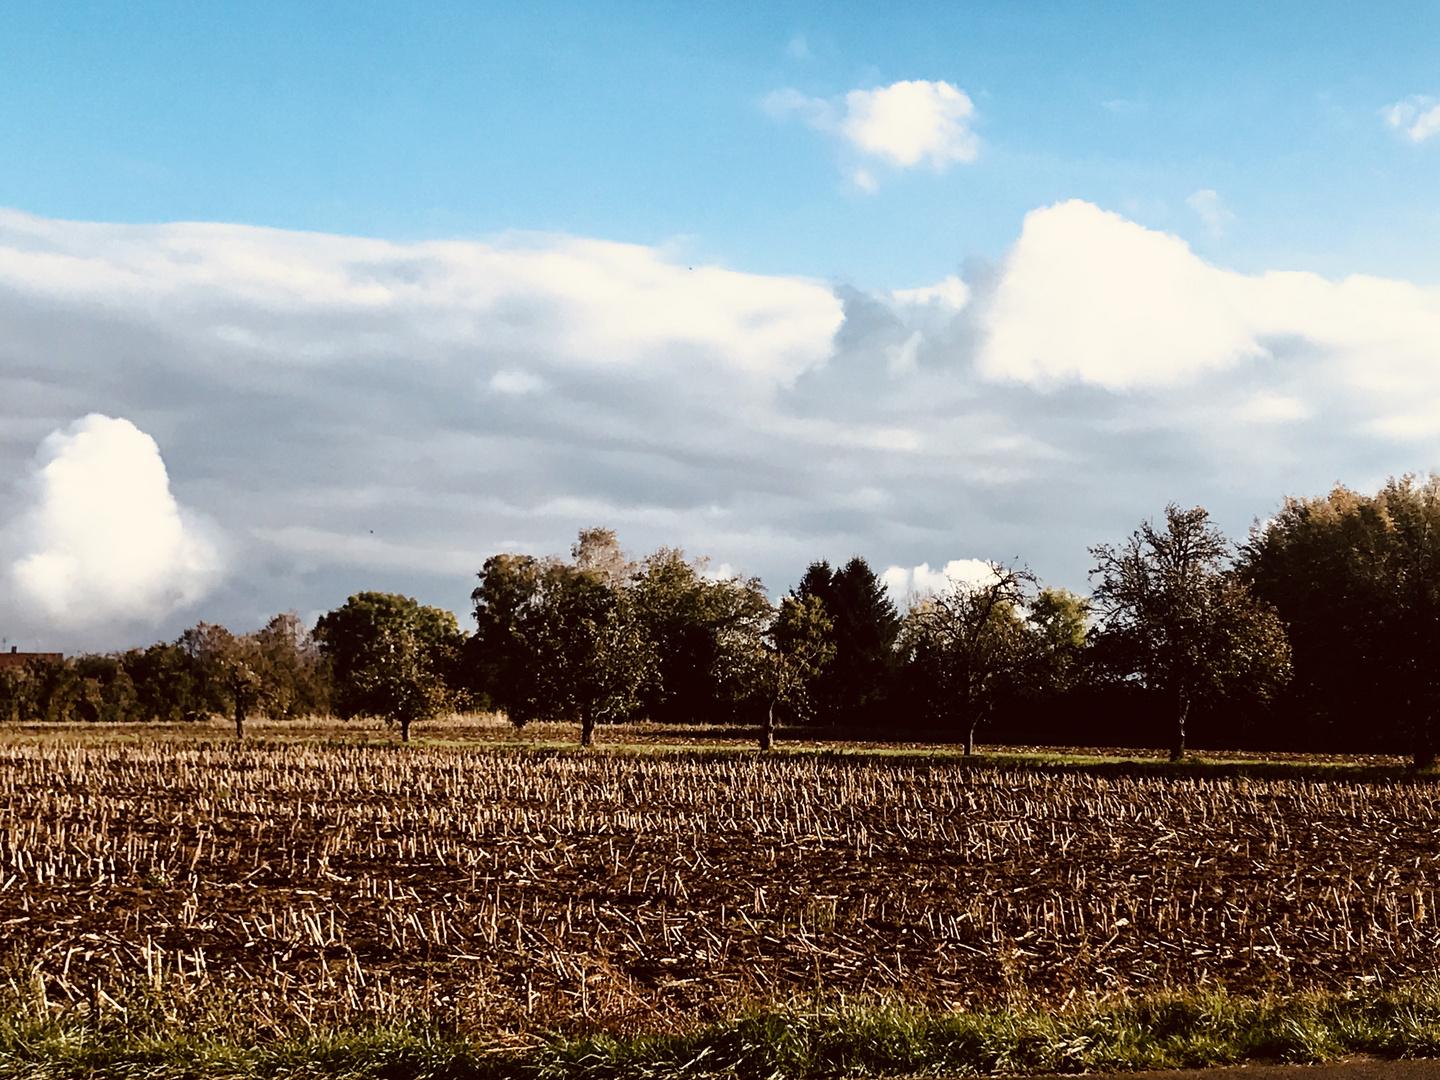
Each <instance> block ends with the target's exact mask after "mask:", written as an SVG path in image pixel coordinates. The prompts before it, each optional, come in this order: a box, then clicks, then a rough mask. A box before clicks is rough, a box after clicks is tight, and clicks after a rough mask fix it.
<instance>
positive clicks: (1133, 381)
mask: <svg viewBox="0 0 1440 1080" xmlns="http://www.w3.org/2000/svg"><path fill="white" fill-rule="evenodd" d="M983 324H984V329H985V330H986V332H987V333H988V340H987V342H986V344H985V346H984V348H983V350H982V353H981V356H980V364H981V370H982V371H983V372H984V373H985V374H986V375H988V376H990V377H992V378H997V379H1014V380H1019V381H1023V382H1028V383H1032V384H1037V385H1049V386H1053V385H1055V384H1057V383H1060V382H1064V381H1067V380H1075V381H1078V382H1082V383H1091V384H1095V385H1098V386H1102V387H1106V388H1108V389H1112V390H1125V389H1136V388H1142V387H1165V386H1180V385H1184V384H1186V383H1192V382H1194V380H1196V379H1197V378H1199V377H1201V376H1203V375H1206V374H1209V373H1212V372H1224V371H1228V370H1234V369H1236V368H1238V367H1239V366H1241V365H1242V364H1244V363H1245V362H1247V361H1255V360H1266V359H1268V360H1275V359H1276V358H1277V357H1278V356H1279V355H1280V354H1292V353H1295V352H1296V351H1297V350H1301V351H1307V352H1308V354H1309V356H1310V363H1311V366H1312V370H1313V371H1314V373H1316V374H1322V373H1323V380H1322V385H1323V386H1325V387H1327V388H1329V389H1332V390H1339V389H1342V388H1343V389H1344V390H1346V391H1348V392H1349V393H1352V394H1354V395H1358V396H1360V397H1362V398H1366V399H1369V400H1368V402H1367V405H1368V407H1369V408H1370V410H1372V413H1373V420H1372V423H1373V424H1374V425H1375V426H1376V428H1377V430H1378V429H1386V430H1391V431H1394V432H1396V433H1410V434H1426V435H1430V434H1436V433H1440V412H1437V409H1436V405H1437V403H1440V366H1437V364H1436V362H1435V357H1436V356H1440V289H1433V288H1430V289H1424V288H1420V287H1417V286H1415V285H1412V284H1410V283H1408V282H1403V281H1389V280H1384V279H1380V278H1374V277H1365V276H1359V275H1357V276H1353V277H1350V278H1346V279H1345V280H1343V281H1340V282H1331V281H1328V280H1326V279H1324V278H1322V277H1320V276H1318V275H1316V274H1310V273H1297V272H1282V271H1272V272H1269V273H1266V274H1260V275H1247V274H1239V273H1235V272H1234V271H1230V270H1224V269H1221V268H1219V267H1216V266H1212V265H1211V264H1209V263H1207V262H1205V261H1204V260H1202V259H1201V258H1199V257H1198V256H1196V255H1195V254H1194V253H1193V252H1192V251H1191V250H1190V248H1189V246H1188V245H1187V244H1185V242H1184V241H1182V240H1180V239H1179V238H1178V237H1174V236H1170V235H1167V234H1165V233H1160V232H1156V231H1153V230H1150V229H1146V228H1143V227H1142V226H1140V225H1137V224H1135V223H1133V222H1129V221H1126V220H1124V219H1123V218H1121V217H1120V216H1119V215H1118V214H1113V213H1109V212H1106V211H1103V210H1100V209H1099V208H1098V207H1095V206H1093V205H1091V204H1089V203H1084V202H1079V201H1072V202H1067V203H1061V204H1058V205H1056V206H1052V207H1048V208H1045V209H1043V210H1036V211H1033V212H1031V213H1030V214H1029V215H1027V216H1026V219H1025V226H1024V229H1023V231H1022V233H1021V236H1020V240H1019V242H1018V243H1017V244H1016V245H1015V247H1014V249H1013V250H1012V251H1011V253H1010V255H1009V256H1008V258H1007V259H1006V262H1005V265H1004V267H1003V271H1002V274H1001V278H1000V281H999V285H998V287H997V288H996V290H995V293H994V295H993V297H991V298H990V300H989V303H988V307H987V309H986V311H985V313H984V315H983ZM1277 368H1278V365H1277ZM1291 411H1292V412H1294V411H1295V410H1294V409H1292V410H1291ZM1301 411H1303V408H1302V410H1301Z"/></svg>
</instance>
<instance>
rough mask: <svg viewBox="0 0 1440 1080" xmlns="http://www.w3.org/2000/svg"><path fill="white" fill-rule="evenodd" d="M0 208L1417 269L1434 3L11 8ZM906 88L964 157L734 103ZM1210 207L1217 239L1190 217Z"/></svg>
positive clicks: (385, 230) (856, 267) (721, 256)
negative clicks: (944, 156)
mask: <svg viewBox="0 0 1440 1080" xmlns="http://www.w3.org/2000/svg"><path fill="white" fill-rule="evenodd" d="M4 21H5V33H4V35H3V36H0V162H3V165H0V203H3V204H4V205H7V206H10V207H14V208H18V209H23V210H26V211H29V212H31V213H35V214H39V215H42V216H47V217H59V218H71V219H81V220H92V221H113V222H162V221H176V220H196V221H227V222H244V223H248V224H257V225H269V226H276V227H280V228H286V229H305V230H317V231H323V232H340V233H349V234H356V235H363V236H380V237H387V238H392V239H433V238H438V237H454V236H486V235H490V234H493V233H496V232H499V231H503V230H508V229H526V230H546V231H562V232H570V233H576V234H580V235H587V236H597V237H605V238H610V239H616V240H626V241H634V242H641V243H660V242H663V241H666V240H670V239H673V238H677V237H678V238H685V239H686V241H687V242H688V244H689V245H690V250H691V251H692V252H693V253H694V254H695V255H696V257H705V258H713V259H718V260H722V261H724V262H726V263H728V264H730V265H734V266H738V267H743V268H746V269H750V270H754V271H757V272H775V273H803V274H808V275H814V276H821V277H837V278H842V279H851V280H857V281H863V282H865V283H866V284H869V285H874V286H880V287H904V286H907V285H917V284H921V283H923V282H926V281H930V280H933V279H934V278H936V277H937V276H940V275H941V274H942V273H944V272H950V271H952V270H953V269H954V267H955V265H956V263H957V262H958V261H959V260H960V259H962V258H963V257H964V256H965V255H966V254H970V253H974V254H982V255H987V256H989V257H991V258H998V257H1000V256H1001V255H1002V254H1003V253H1004V251H1005V249H1006V248H1007V247H1008V246H1009V244H1010V243H1011V242H1012V241H1013V239H1014V236H1015V233H1016V230H1017V229H1018V226H1019V222H1020V219H1021V218H1022V216H1023V215H1024V214H1025V213H1026V212H1028V211H1029V210H1031V209H1034V208H1035V207H1037V206H1042V205H1046V204H1048V203H1051V202H1054V201H1057V200H1060V199H1067V198H1084V199H1088V200H1090V201H1094V202H1096V203H1098V204H1100V205H1104V206H1106V207H1109V208H1111V209H1116V210H1119V211H1121V212H1125V213H1127V215H1129V216H1132V217H1133V218H1134V219H1135V220H1137V221H1140V222H1141V223H1143V224H1147V225H1152V226H1154V227H1158V228H1168V229H1173V230H1175V231H1177V232H1179V233H1180V234H1181V235H1184V236H1185V237H1186V238H1187V239H1189V240H1190V241H1191V242H1192V243H1193V244H1194V245H1195V246H1196V248H1197V250H1200V251H1202V252H1204V253H1205V254H1207V255H1210V256H1213V257H1214V258H1216V259H1218V260H1220V261H1223V262H1225V263H1226V264H1228V265H1232V266H1234V267H1236V268H1238V269H1262V268H1266V267H1268V266H1270V265H1273V264H1274V263H1275V262H1276V260H1283V261H1284V262H1285V263H1286V265H1288V266H1292V267H1294V268H1304V269H1315V270H1318V271H1321V272H1324V273H1330V274H1344V273H1350V272H1372V273H1388V274H1406V275H1411V276H1418V277H1423V278H1425V279H1426V280H1433V279H1434V277H1435V267H1434V259H1435V257H1434V254H1433V252H1434V250H1435V245H1434V244H1433V243H1432V242H1431V237H1432V235H1433V234H1432V231H1431V230H1433V227H1434V225H1435V221H1436V217H1435V215H1436V207H1435V198H1434V193H1433V189H1434V182H1433V180H1434V169H1435V162H1436V147H1434V146H1419V147H1416V146H1411V145H1406V144H1404V143H1403V142H1402V140H1398V139H1396V138H1395V137H1394V135H1393V133H1392V132H1390V131H1387V130H1386V129H1385V128H1384V127H1383V126H1382V125H1381V124H1380V123H1378V122H1377V116H1378V113H1379V110H1380V109H1382V108H1383V107H1385V106H1388V105H1390V104H1391V103H1393V102H1395V101H1398V100H1401V99H1403V98H1405V97H1406V96H1407V95H1410V94H1416V93H1424V92H1426V91H1440V85H1437V84H1440V74H1437V73H1436V70H1435V60H1434V57H1435V45H1436V42H1437V32H1440V9H1437V8H1436V7H1435V6H1434V5H1432V4H1415V5H1408V6H1407V5H1386V7H1385V9H1384V12H1383V14H1382V13H1380V12H1378V11H1377V10H1376V9H1375V8H1373V7H1372V6H1370V5H1363V4H1353V3H1352V4H1265V5H1255V4H1244V3H1236V4H1200V5H1186V6H1175V5H1157V4H1134V5H1122V4H1112V3H1106V4H1090V5H1086V4H1026V5H1014V4H1004V3H995V4H936V5H923V4H915V5H905V6H903V7H902V9H901V10H900V11H898V12H895V11H892V10H891V9H890V8H888V7H883V8H882V7H881V6H879V5H861V4H814V5H799V4H770V3H757V4H728V3H727V4H715V5H687V4H645V5H642V4H583V5H563V4H548V5H477V4H442V3H436V4H418V5H417V4H389V3H386V4H370V3H351V4H318V3H312V4H292V3H285V4H266V3H255V4H243V5H242V4H207V3H176V4H144V3H140V4H75V5H65V6H63V7H60V6H56V5H49V4H9V5H7V7H6V11H5V16H4ZM901 79H929V80H945V81H948V82H950V83H951V84H953V85H955V86H957V87H959V88H960V89H962V90H964V91H965V92H966V93H968V94H969V95H970V96H971V97H972V99H974V101H975V103H976V112H977V118H976V122H975V129H976V131H977V132H978V134H979V135H980V137H981V139H982V141H983V146H984V151H983V153H982V154H981V155H980V157H979V158H978V159H977V160H976V161H975V162H974V163H973V164H971V165H969V166H967V167H966V168H952V169H949V170H947V171H946V172H945V173H943V174H940V175H935V174H934V173H933V172H927V171H924V170H921V171H919V172H918V173H917V174H915V175H907V176H904V177H903V178H897V179H896V180H895V181H893V182H892V183H889V184H887V185H886V186H885V188H884V189H883V190H882V191H881V192H879V193H877V195H876V196H874V197H867V196H865V195H864V194H863V193H862V192H857V191H854V190H853V189H851V188H849V187H848V185H846V184H844V183H843V182H841V178H840V177H839V176H838V175H837V173H836V169H835V166H834V163H833V161H832V158H833V147H830V146H828V145H827V144H826V142H825V140H824V139H822V138H817V137H807V136H806V134H805V133H804V132H803V131H797V130H795V128H796V126H797V125H795V124H784V123H776V122H775V121H774V120H772V119H771V118H769V117H768V116H766V115H765V114H764V112H762V110H761V109H760V108H759V102H760V101H761V100H762V99H763V98H764V97H765V96H766V95H767V94H769V93H770V92H772V91H774V90H775V89H777V88H779V87H786V86H789V87H794V88H796V89H798V90H800V91H802V92H804V93H806V94H810V95H813V96H817V97H831V96H836V95H842V94H844V93H845V92H846V91H848V90H850V89H852V88H855V87H869V86H876V85H883V84H886V83H890V82H893V81H896V80H901ZM1201 189H1212V190H1216V191H1217V192H1219V194H1220V196H1221V198H1222V199H1223V200H1224V204H1225V205H1226V206H1227V207H1228V208H1229V209H1230V210H1231V211H1232V212H1233V213H1234V214H1235V215H1236V227H1235V228H1234V229H1233V230H1231V232H1230V234H1229V235H1227V236H1225V237H1224V238H1223V239H1222V238H1215V237H1212V236H1210V235H1209V233H1208V231H1207V230H1206V229H1205V227H1204V224H1203V222H1201V221H1200V220H1199V219H1198V218H1197V217H1196V215H1195V214H1194V213H1193V212H1192V211H1190V210H1189V209H1188V208H1187V207H1186V205H1185V199H1186V198H1187V197H1188V196H1189V195H1190V194H1191V193H1192V192H1194V191H1196V190H1201Z"/></svg>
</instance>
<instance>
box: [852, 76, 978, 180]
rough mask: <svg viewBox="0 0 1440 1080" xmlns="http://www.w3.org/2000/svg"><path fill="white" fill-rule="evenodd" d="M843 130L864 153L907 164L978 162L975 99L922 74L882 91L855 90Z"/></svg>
mask: <svg viewBox="0 0 1440 1080" xmlns="http://www.w3.org/2000/svg"><path fill="white" fill-rule="evenodd" d="M845 106H846V114H845V119H844V120H843V121H841V123H840V130H841V132H842V133H843V134H844V135H845V137H846V138H847V139H849V140H850V142H851V143H853V144H854V146H855V147H856V149H858V150H859V151H860V152H861V153H864V154H870V155H873V156H875V157H878V158H880V159H881V160H883V161H888V162H889V163H890V164H892V165H898V166H901V167H902V168H908V167H909V166H912V165H918V164H920V162H922V161H924V160H926V159H927V158H928V159H929V161H930V164H931V165H933V166H934V167H935V168H937V169H943V168H945V167H947V166H949V165H951V164H953V163H954V162H957V161H974V160H975V156H976V155H977V154H978V153H979V152H980V142H979V140H978V139H977V138H976V137H975V134H974V132H972V131H971V130H970V129H969V127H968V124H969V121H970V118H971V117H972V116H974V115H975V104H974V102H972V101H971V100H970V98H969V96H968V95H967V94H966V93H965V92H964V91H963V90H957V89H956V88H955V87H953V86H951V85H950V84H949V83H947V82H927V81H925V80H923V79H916V80H911V81H908V82H897V83H891V84H890V85H889V86H882V87H880V88H879V89H878V90H851V91H850V93H848V94H846V95H845Z"/></svg>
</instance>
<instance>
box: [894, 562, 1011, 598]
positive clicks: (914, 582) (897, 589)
mask: <svg viewBox="0 0 1440 1080" xmlns="http://www.w3.org/2000/svg"><path fill="white" fill-rule="evenodd" d="M994 580H995V566H994V564H993V563H990V562H987V561H986V560H984V559H951V560H950V561H949V562H947V563H946V564H945V565H944V566H943V567H937V568H936V569H933V570H932V569H931V568H930V564H929V563H928V562H924V563H921V564H920V565H919V566H912V567H905V566H892V567H889V568H888V569H887V570H886V571H885V572H884V573H883V574H881V575H880V581H881V583H882V584H883V585H884V586H885V588H886V590H887V591H888V592H889V593H890V598H891V599H892V600H894V601H895V603H896V605H897V606H899V607H900V608H901V609H902V610H903V609H904V608H905V607H906V605H908V604H909V603H910V602H911V601H912V600H915V599H920V598H923V597H926V596H931V595H934V594H937V593H945V592H949V591H950V590H952V589H955V588H964V587H966V586H973V585H988V584H990V583H991V582H992V581H994Z"/></svg>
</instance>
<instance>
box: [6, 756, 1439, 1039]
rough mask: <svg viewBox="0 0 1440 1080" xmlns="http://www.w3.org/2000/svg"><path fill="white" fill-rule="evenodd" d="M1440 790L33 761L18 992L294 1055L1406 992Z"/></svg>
mask: <svg viewBox="0 0 1440 1080" xmlns="http://www.w3.org/2000/svg"><path fill="white" fill-rule="evenodd" d="M1437 876H1440V789H1437V787H1436V786H1435V785H1434V784H1433V783H1424V782H1415V783H1409V782H1398V783H1393V784H1385V785H1381V784H1364V783H1356V782H1339V781H1336V782H1329V781H1326V782H1314V781H1300V780H1255V779H1213V780H1212V779H1183V778H1180V779H1177V778H1174V777H1169V778H1166V777H1155V778H1136V777H1105V776H1097V775H1090V774H1086V773H1083V772H1075V771H1071V772H1065V771H1053V772H1044V771H1039V770H1023V769H1015V770H999V769H973V768H967V767H963V766H961V765H958V764H956V763H953V762H934V763H926V762H924V761H920V760H914V759H905V760H889V761H887V760H886V759H884V758H881V757H873V756H872V757H868V758H865V757H860V758H842V757H825V756H775V757H767V758H763V759H762V758H758V757H754V756H749V755H740V754H729V755H722V754H710V755H706V754H700V753H688V754H676V753H670V754H650V755H628V754H603V753H600V754H590V753H586V754H581V753H537V752H526V751H510V750H496V749H489V750H476V749H473V748H437V747H414V746H412V747H404V748H401V747H393V748H392V747H383V746H329V747H326V746H316V745H304V744H290V745H286V744H278V743H270V744H265V743H261V744H241V745H229V744H221V743H192V744H189V745H186V744H183V743H170V744H165V745H155V744H151V745H116V744H105V743H96V744H92V745H83V746H82V745H74V744H72V745H60V744H57V743H54V742H42V743H39V744H35V745H23V746H21V745H10V746H4V747H0V927H3V930H4V937H5V941H6V944H7V946H8V948H9V949H10V951H11V960H10V963H11V970H12V975H14V977H21V976H23V977H25V978H30V979H33V980H35V983H36V985H38V986H39V987H41V988H43V992H44V994H45V995H46V997H47V999H48V1000H50V1001H52V1002H54V1003H56V1004H57V1005H73V1006H74V1007H76V1008H82V1007H83V1008H99V1009H105V1008H112V1007H113V1008H119V1007H121V1005H120V998H121V996H122V995H121V994H120V991H119V989H118V988H119V987H121V986H122V985H133V984H134V981H135V980H137V979H140V980H147V981H149V982H151V983H153V984H154V985H156V986H160V987H165V988H168V990H169V991H173V992H174V993H177V994H181V995H196V994H203V993H206V992H210V991H216V990H228V991H231V992H233V995H234V996H233V998H232V999H231V1000H233V1001H234V1002H235V1003H236V1005H235V1007H237V1008H240V1009H244V1010H248V1011H249V1012H250V1013H251V1014H253V1018H254V1021H255V1023H256V1024H257V1025H259V1026H260V1027H262V1028H264V1027H267V1026H270V1027H274V1028H275V1029H276V1030H280V1029H281V1028H283V1027H285V1026H287V1025H291V1024H293V1023H294V1022H296V1021H297V1020H300V1021H303V1022H316V1023H318V1022H332V1021H333V1022H339V1021H344V1020H348V1019H353V1018H355V1017H356V1016H358V1015H363V1014H373V1013H383V1014H390V1015H393V1014H397V1013H407V1014H414V1013H421V1012H423V1013H429V1014H431V1015H438V1016H442V1017H445V1018H448V1019H451V1020H454V1021H456V1022H458V1023H460V1024H462V1025H463V1026H467V1027H468V1026H479V1025H485V1026H487V1027H489V1028H491V1029H494V1028H496V1027H511V1028H517V1029H518V1028H522V1027H526V1026H536V1025H542V1024H543V1025H549V1026H552V1027H553V1026H561V1027H565V1028H581V1027H583V1028H589V1029H592V1030H593V1029H609V1030H638V1029H646V1030H654V1029H656V1028H665V1027H673V1026H679V1025H683V1024H686V1023H689V1022H692V1021H694V1020H698V1019H703V1018H706V1017H709V1016H716V1015H724V1014H727V1013H729V1012H731V1011H733V1009H734V1008H736V1007H737V1006H739V1005H741V1004H743V1003H753V1002H757V1001H775V1000H778V999H792V998H794V997H795V996H797V995H800V996H804V995H810V994H815V993H818V994H819V995H821V996H823V997H827V998H834V997H837V996H840V995H846V996H859V997H887V996H888V997H897V996H903V997H904V998H906V999H908V1000H910V1001H911V1002H913V1003H915V1004H917V1005H926V1006H932V1007H940V1008H945V1007H955V1006H960V1005H980V1004H992V1003H1002V1002H1010V1003H1020V1002H1025V1003H1031V1004H1036V1005H1046V1006H1055V1005H1060V1004H1062V1003H1065V1002H1069V1001H1072V1000H1083V999H1086V998H1089V997H1093V996H1096V995H1102V994H1109V993H1113V992H1118V991H1143V990H1153V989H1157V988H1163V987H1167V986H1177V987H1178V986H1186V987H1189V986H1195V985H1204V986H1215V985H1219V986H1223V987H1226V988H1228V989H1231V990H1236V991H1254V990H1264V989H1269V988H1282V987H1293V988H1299V989H1303V988H1312V987H1313V988H1336V987H1341V988H1343V987H1347V986H1355V985H1362V984H1363V985H1371V986H1374V985H1377V984H1378V985H1381V986H1384V985H1388V984H1391V983H1393V982H1395V981H1398V980H1402V979H1405V978H1407V977H1410V976H1414V975H1418V974H1422V973H1430V972H1432V971H1434V970H1435V968H1436V957H1437V956H1440V924H1437V904H1440V895H1437Z"/></svg>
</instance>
